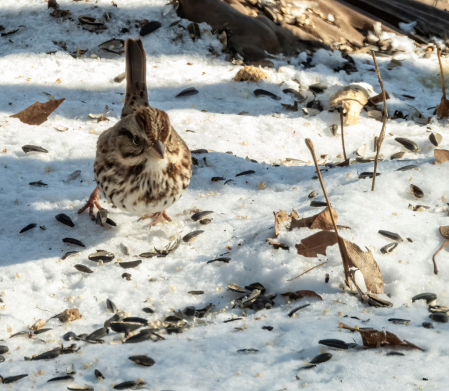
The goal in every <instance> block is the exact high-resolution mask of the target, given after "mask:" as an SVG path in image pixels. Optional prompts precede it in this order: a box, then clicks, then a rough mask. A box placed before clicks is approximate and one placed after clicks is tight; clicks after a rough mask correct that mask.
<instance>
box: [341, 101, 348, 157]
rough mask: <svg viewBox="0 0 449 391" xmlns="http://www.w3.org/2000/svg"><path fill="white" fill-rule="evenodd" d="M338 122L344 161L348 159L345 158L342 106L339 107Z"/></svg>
mask: <svg viewBox="0 0 449 391" xmlns="http://www.w3.org/2000/svg"><path fill="white" fill-rule="evenodd" d="M340 123H341V143H342V145H343V156H344V157H345V161H346V160H348V159H347V158H346V150H345V136H344V127H343V106H341V109H340Z"/></svg>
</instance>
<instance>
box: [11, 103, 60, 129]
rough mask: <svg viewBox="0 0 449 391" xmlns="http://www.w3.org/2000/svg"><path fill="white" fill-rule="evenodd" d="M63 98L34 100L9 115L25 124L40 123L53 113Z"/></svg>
mask: <svg viewBox="0 0 449 391" xmlns="http://www.w3.org/2000/svg"><path fill="white" fill-rule="evenodd" d="M64 100H65V98H62V99H52V100H50V101H48V102H45V103H40V102H36V103H33V104H32V105H31V106H29V107H27V108H26V109H24V110H22V111H21V112H19V113H17V114H14V115H11V116H10V117H12V118H18V119H19V120H20V121H21V122H23V123H24V124H27V125H40V124H42V123H44V122H45V121H46V120H47V119H48V116H49V115H50V114H51V113H53V111H55V110H56V109H57V108H58V107H59V105H60V104H61V103H62V102H64Z"/></svg>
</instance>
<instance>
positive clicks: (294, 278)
mask: <svg viewBox="0 0 449 391" xmlns="http://www.w3.org/2000/svg"><path fill="white" fill-rule="evenodd" d="M326 263H327V262H323V263H320V264H319V265H316V266H314V267H311V268H310V269H309V270H306V271H305V272H304V273H301V274H300V275H299V276H296V277H293V278H291V279H290V280H287V281H293V280H296V279H297V278H299V277H301V276H302V275H304V274H306V273H308V272H310V271H311V270H313V269H315V268H316V267H320V266H323V265H325V264H326Z"/></svg>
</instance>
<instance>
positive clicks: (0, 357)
mask: <svg viewBox="0 0 449 391" xmlns="http://www.w3.org/2000/svg"><path fill="white" fill-rule="evenodd" d="M0 362H5V357H4V356H2V355H1V354H0Z"/></svg>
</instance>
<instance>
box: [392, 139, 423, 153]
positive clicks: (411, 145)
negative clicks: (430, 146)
mask: <svg viewBox="0 0 449 391" xmlns="http://www.w3.org/2000/svg"><path fill="white" fill-rule="evenodd" d="M395 140H396V141H397V142H398V143H399V144H402V145H403V146H404V147H405V148H407V149H408V150H409V151H412V152H419V151H421V148H419V147H418V145H417V144H416V143H415V142H414V141H412V140H410V139H408V138H405V137H396V138H395Z"/></svg>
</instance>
